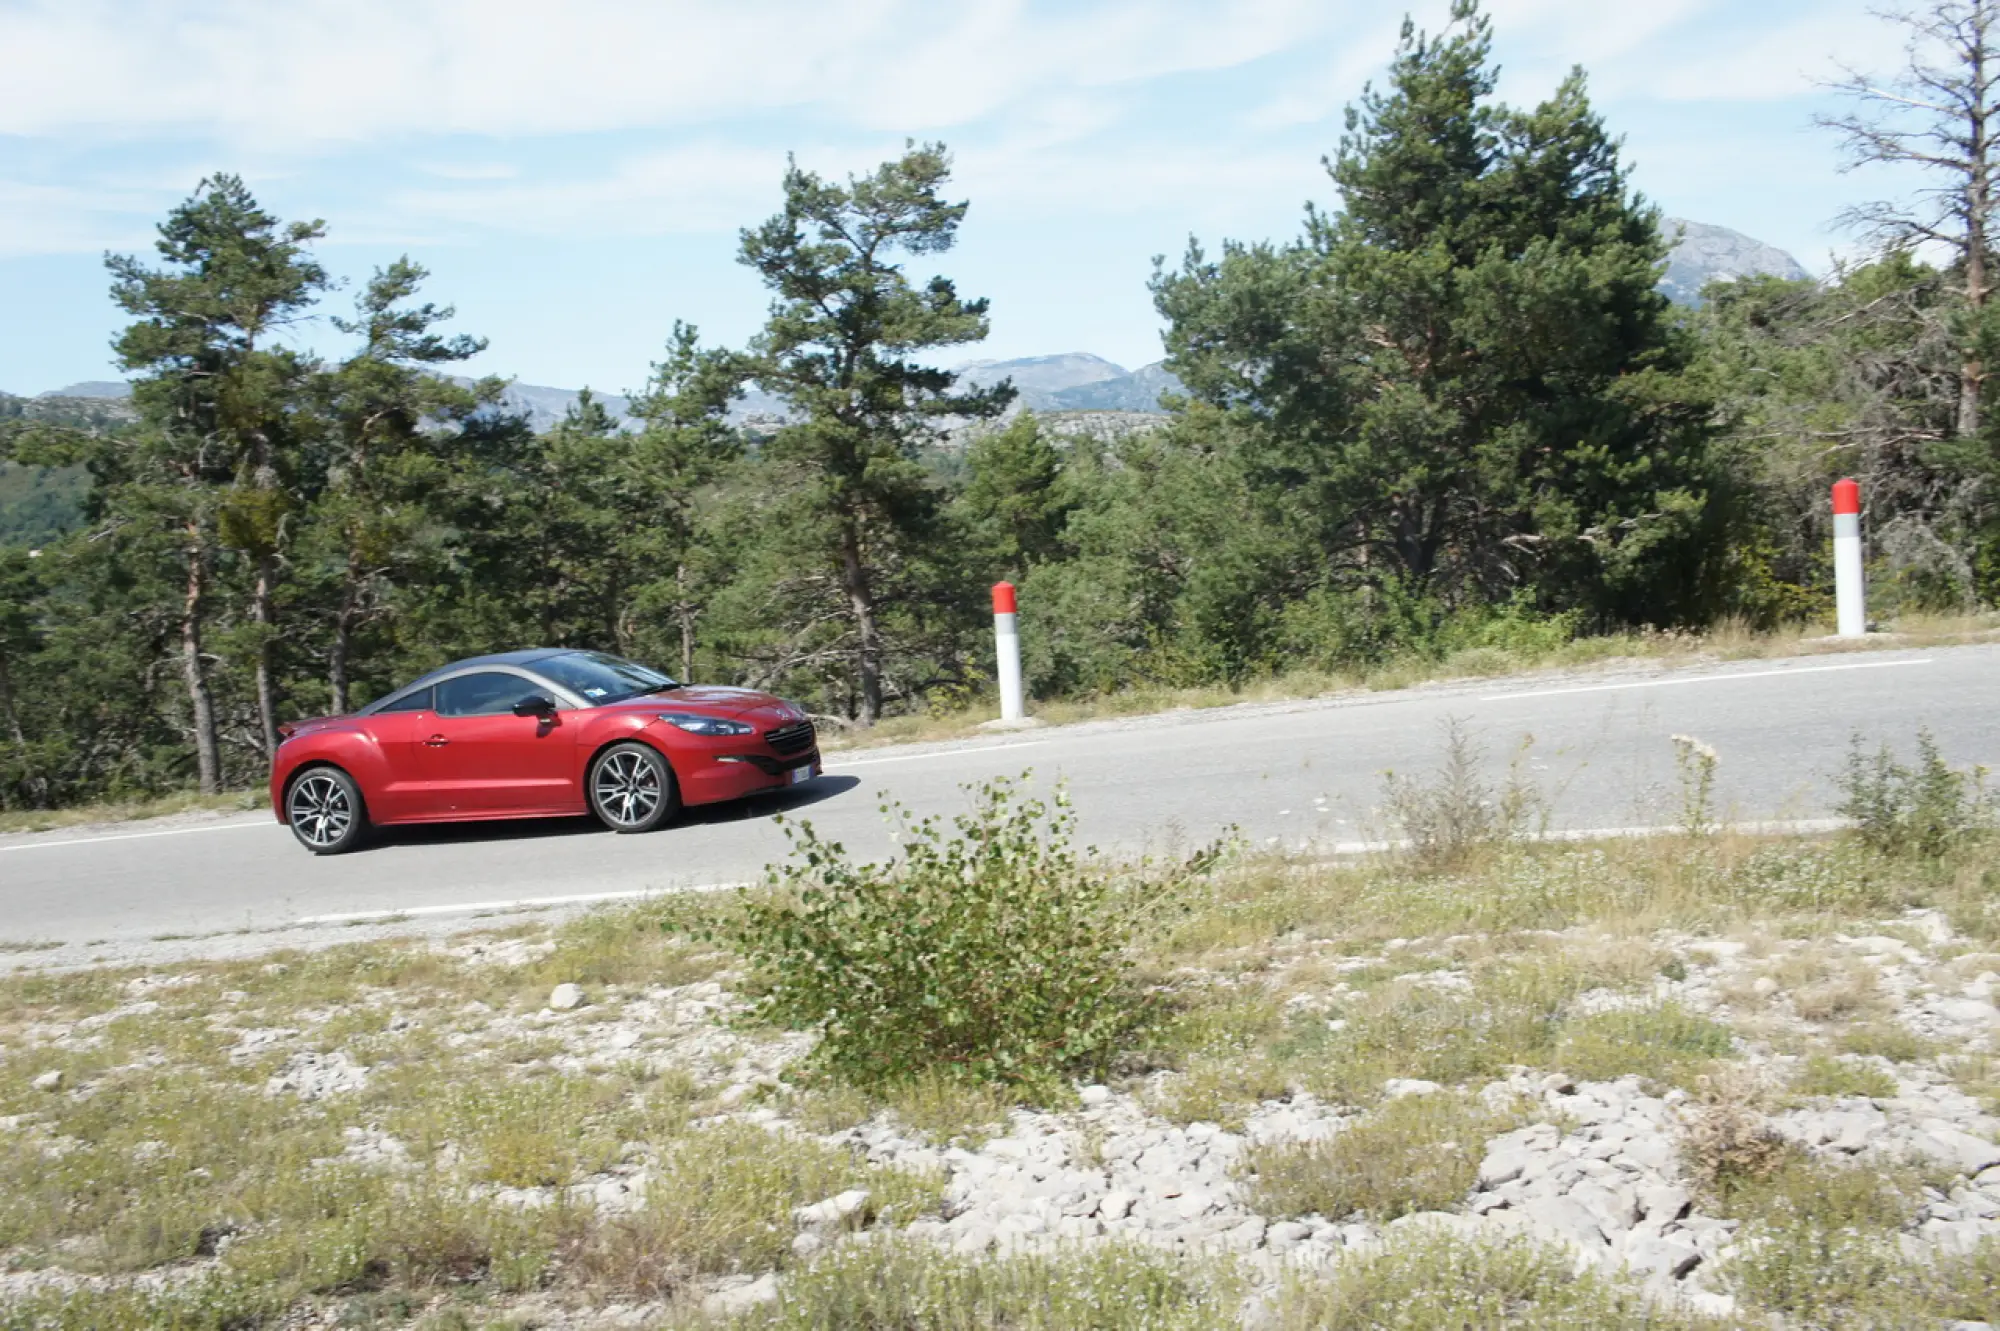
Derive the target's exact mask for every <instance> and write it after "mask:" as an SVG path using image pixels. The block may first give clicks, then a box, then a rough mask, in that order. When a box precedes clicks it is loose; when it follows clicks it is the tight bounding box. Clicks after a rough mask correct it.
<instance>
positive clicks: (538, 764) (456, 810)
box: [412, 670, 584, 818]
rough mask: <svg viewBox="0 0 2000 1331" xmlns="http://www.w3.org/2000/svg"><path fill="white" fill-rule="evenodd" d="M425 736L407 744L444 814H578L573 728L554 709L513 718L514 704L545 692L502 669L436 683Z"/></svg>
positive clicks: (580, 807)
mask: <svg viewBox="0 0 2000 1331" xmlns="http://www.w3.org/2000/svg"><path fill="white" fill-rule="evenodd" d="M435 692H436V696H435V699H434V702H433V711H432V713H431V714H430V716H429V717H428V718H427V719H428V720H429V721H430V723H431V724H430V730H429V733H428V734H422V733H421V732H422V730H423V727H422V726H419V727H418V730H419V732H420V737H419V739H418V742H417V743H416V744H415V745H414V746H412V747H413V751H414V754H415V757H416V763H417V765H418V766H419V768H420V769H421V770H422V772H423V777H424V781H425V783H426V785H427V786H428V787H429V790H430V793H431V797H432V801H433V802H435V803H437V804H441V805H442V806H443V807H444V810H445V816H452V815H457V816H460V817H468V816H469V817H496V818H497V817H505V816H506V815H508V814H524V815H525V814H537V813H582V812H583V811H584V805H583V793H582V786H581V785H580V783H579V782H578V781H577V778H576V768H575V760H576V731H577V727H576V725H575V724H574V723H573V722H569V721H565V719H564V715H563V713H561V712H557V713H555V714H553V715H551V716H515V715H514V704H515V703H517V702H519V701H520V700H521V699H523V698H526V697H529V696H532V695H536V694H540V695H542V696H547V693H548V690H547V689H545V688H542V687H539V686H537V685H536V684H534V683H533V682H531V681H529V680H527V679H524V678H522V677H521V676H519V675H515V674H511V673H508V672H506V671H498V670H481V671H474V672H472V673H470V674H465V675H454V676H453V677H451V678H450V679H445V680H440V681H439V682H438V684H437V687H436V691H435Z"/></svg>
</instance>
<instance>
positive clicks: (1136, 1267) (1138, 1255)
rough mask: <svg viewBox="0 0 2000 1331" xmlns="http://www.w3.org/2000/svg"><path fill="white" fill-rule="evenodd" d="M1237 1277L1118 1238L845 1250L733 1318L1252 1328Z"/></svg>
mask: <svg viewBox="0 0 2000 1331" xmlns="http://www.w3.org/2000/svg"><path fill="white" fill-rule="evenodd" d="M1238 1284H1239V1281H1238V1279H1237V1277H1236V1275H1235V1273H1234V1272H1233V1271H1232V1270H1231V1269H1230V1268H1229V1267H1228V1266H1227V1265H1226V1264H1223V1263H1221V1262H1217V1261H1210V1262H1192V1261H1176V1260H1174V1259H1172V1258H1169V1257H1166V1256H1163V1255H1160V1254H1158V1253H1154V1252H1149V1251H1146V1250H1144V1249H1140V1248H1132V1247H1125V1246H1121V1245H1115V1244H1107V1245H1104V1246H1101V1247H1097V1248H1092V1249H1088V1250H1084V1251H1073V1252H1066V1253H1062V1254H1032V1255H1029V1254H1023V1255H1019V1256H1011V1257H981V1258H966V1257H955V1256H952V1255H950V1254H947V1253H940V1252H938V1251H937V1250H936V1249H932V1248H926V1247H924V1246H921V1245H917V1244H910V1243H893V1242H891V1243H876V1244H870V1245H867V1246H865V1247H860V1248H847V1249H840V1250H836V1251H835V1252H833V1253H830V1254H829V1255H827V1256H826V1257H823V1258H821V1259H820V1260H818V1261H816V1262H814V1263H813V1264H812V1265H811V1266H809V1267H807V1268H805V1269H804V1270H802V1271H800V1272H798V1273H797V1274H796V1275H794V1276H793V1277H791V1278H790V1279H789V1280H787V1281H785V1282H784V1284H783V1285H782V1286H781V1288H780V1295H779V1298H778V1300H777V1301H776V1302H775V1303H774V1304H772V1305H770V1306H769V1307H767V1308H761V1309H757V1310H755V1311H752V1312H748V1313H745V1314H743V1315H742V1316H740V1317H738V1318H736V1319H735V1320H734V1321H733V1322H731V1323H730V1325H731V1326H733V1327H737V1328H742V1329H743V1331H752V1329H753V1328H755V1329H758V1331H762V1329H763V1328H769V1329H770V1331H823V1329H824V1328H830V1327H852V1328H856V1329H857V1331H859V1328H864V1327H880V1328H885V1331H886V1329H887V1328H895V1331H1074V1329H1075V1328H1081V1327H1089V1328H1092V1329H1093V1331H1211V1329H1212V1331H1223V1329H1224V1328H1234V1327H1238V1326H1240V1325H1241V1322H1240V1319H1239V1317H1238V1315H1237V1307H1236V1298H1237V1293H1236V1291H1237V1286H1238Z"/></svg>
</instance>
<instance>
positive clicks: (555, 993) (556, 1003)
mask: <svg viewBox="0 0 2000 1331" xmlns="http://www.w3.org/2000/svg"><path fill="white" fill-rule="evenodd" d="M549 1006H550V1007H552V1008H554V1009H555V1010H556V1011H558V1012H568V1011H570V1010H572V1009H574V1008H580V1007H582V1006H583V986H582V985H580V984H559V985H557V986H556V987H555V988H554V989H551V990H550V991H549Z"/></svg>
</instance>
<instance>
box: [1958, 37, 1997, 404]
mask: <svg viewBox="0 0 2000 1331" xmlns="http://www.w3.org/2000/svg"><path fill="white" fill-rule="evenodd" d="M1987 54H1988V47H1987V34H1986V23H1985V22H1984V21H1983V19H1982V18H1981V17H1980V16H1975V27H1974V32H1973V40H1972V42H1971V43H1970V44H1969V46H1968V49H1967V51H1966V63H1967V65H1968V66H1969V68H1968V70H1967V74H1968V78H1967V80H1966V87H1967V90H1968V91H1969V92H1970V94H1971V97H1970V102H1971V105H1970V106H1969V107H1968V108H1967V114H1966V141H1965V162H1966V165H1967V167H1968V168H1969V169H1968V171H1967V179H1966V182H1965V199H1964V206H1965V303H1966V305H1967V307H1968V308H1970V309H1971V311H1972V336H1973V338H1974V339H1975V341H1974V343H1973V346H1974V348H1976V347H1977V346H1978V341H1977V339H1979V338H1981V337H1983V336H1984V334H1985V322H1986V321H1985V311H1986V303H1987V300H1988V298H1989V296H1990V294H1991V293H1990V291H1989V290H1988V286H1987V276H1986V245H1987V230H1988V222H1989V221H1990V220H1991V217H1992V210H1993V181H1992V178H1991V175H1990V171H1991V165H1992V164H1991V163H1990V161H1989V160H1988V158H1989V157H1990V155H1991V153H1992V151H1993V145H1992V144H1991V143H1989V142H1988V141H1987V135H1986V121H1987V117H1988V116H1989V115H1990V114H1991V111H1990V109H1989V107H1988V104H1987V98H1986V93H1987V85H1986V79H1987V70H1986V64H1987ZM1985 390H1986V366H1985V363H1984V362H1983V361H1982V360H1981V358H1980V356H1979V354H1978V352H1977V350H1968V351H1967V353H1966V356H1965V359H1964V361H1963V362H1962V363H1961V364H1960V366H1959V371H1958V437H1959V438H1961V439H1975V438H1977V437H1978V435H1979V429H1980V424H1981V420H1982V417H1983V415H1984V410H1983V408H1984V406H1985V403H1984V398H1985Z"/></svg>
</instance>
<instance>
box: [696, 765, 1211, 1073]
mask: <svg viewBox="0 0 2000 1331" xmlns="http://www.w3.org/2000/svg"><path fill="white" fill-rule="evenodd" d="M974 795H975V799H974V808H973V810H972V812H971V813H970V814H968V815H962V816H961V817H959V818H958V819H957V820H956V826H957V834H956V835H948V834H947V833H946V831H945V829H944V828H943V827H942V826H941V825H940V823H939V821H938V820H937V819H935V818H930V819H925V820H924V821H922V822H920V823H916V824H914V825H912V824H910V823H908V822H907V821H906V820H904V819H903V818H902V816H901V810H900V809H897V808H894V807H893V806H884V811H885V812H886V813H890V814H891V815H892V817H894V818H895V819H896V820H897V821H898V823H899V824H900V825H901V827H902V840H903V843H904V851H903V857H902V859H901V860H899V861H894V862H891V863H886V864H861V865H857V864H854V863H853V862H851V861H850V859H849V858H848V856H847V853H846V851H845V850H844V849H843V848H842V847H841V846H840V845H838V844H837V843H833V842H828V841H824V840H822V839H821V838H820V837H819V836H818V834H817V833H815V832H814V831H813V829H812V826H811V824H809V823H802V824H800V825H798V826H797V827H796V828H793V827H787V828H786V832H787V834H788V835H789V836H790V837H791V838H792V844H793V856H794V862H793V863H792V864H791V865H789V866H784V867H781V868H779V869H776V870H773V872H772V874H771V878H770V886H771V887H772V889H773V891H772V892H771V894H770V895H769V896H767V897H765V898H763V899H757V900H752V901H750V902H748V903H746V905H745V907H744V909H743V911H742V913H741V915H740V917H739V918H738V919H737V921H736V922H735V923H733V924H732V925H730V926H727V928H728V933H729V935H730V941H731V942H732V944H733V945H734V946H735V947H736V948H737V949H738V951H740V952H741V954H742V955H743V956H744V958H745V959H746V960H747V961H748V962H749V964H750V967H751V970H752V973H753V980H754V985H753V987H754V989H755V991H756V992H757V994H758V997H757V1000H756V1008H755V1012H756V1015H757V1016H758V1017H760V1018H762V1019H765V1020H769V1021H773V1022H777V1023H780V1024H783V1025H789V1026H795V1027H805V1028H810V1029H813V1030H816V1031H817V1032H818V1033H819V1035H820V1042H819V1045H818V1047H817V1049H816V1050H815V1051H814V1054H813V1060H812V1061H813V1062H814V1064H816V1065H817V1066H818V1067H819V1068H820V1069H821V1070H823V1071H825V1072H827V1073H830V1074H832V1075H834V1076H836V1077H838V1078H839V1079H841V1080H844V1081H849V1082H852V1083H854V1084H856V1085H859V1086H886V1085H894V1084H897V1083H902V1082H907V1081H910V1080H912V1079H914V1078H916V1077H918V1076H920V1075H923V1074H927V1073H928V1074H932V1075H938V1076H943V1077H947V1078H953V1079H962V1080H972V1081H985V1082H1000V1083H1005V1084H1013V1085H1034V1084H1038V1083H1043V1082H1047V1081H1049V1080H1051V1079H1053V1078H1056V1077H1060V1076H1063V1075H1066V1074H1072V1073H1084V1072H1091V1071H1098V1070H1101V1069H1103V1067H1104V1066H1105V1065H1106V1064H1107V1063H1108V1062H1109V1061H1110V1059H1111V1057H1112V1055H1113V1054H1114V1053H1116V1052H1117V1051H1118V1050H1119V1049H1120V1047H1121V1046H1123V1045H1124V1043H1125V1042H1126V1041H1127V1040H1128V1039H1130V1038H1131V1037H1133V1036H1134V1035H1136V1034H1137V1033H1138V1032H1139V1030H1140V1029H1141V1028H1143V1027H1145V1026H1147V1025H1148V1024H1149V1023H1150V1022H1151V1021H1152V1020H1153V1019H1154V1018H1155V1016H1156V1005H1155V1002H1154V1000H1153V999H1152V998H1151V997H1150V996H1149V995H1147V994H1146V993H1145V992H1144V991H1143V990H1142V988H1141V987H1140V986H1139V984H1138V983H1137V982H1136V980H1135V978H1134V971H1133V962H1134V943H1135V940H1136V938H1137V937H1138V933H1139V931H1140V929H1141V928H1142V927H1143V925H1144V924H1145V923H1146V920H1147V917H1148V914H1149V913H1150V912H1153V911H1156V910H1158V909H1160V908H1161V905H1162V899H1163V891H1164V897H1165V899H1167V900H1171V899H1172V898H1173V896H1174V893H1173V892H1172V890H1171V889H1172V886H1173V882H1174V876H1173V875H1170V876H1169V877H1168V878H1167V879H1166V880H1165V881H1135V879H1134V878H1133V877H1130V876H1127V877H1121V876H1119V875H1118V874H1115V873H1114V872H1113V871H1112V870H1111V869H1110V868H1109V867H1108V866H1106V865H1103V864H1100V863H1097V862H1095V861H1094V860H1089V859H1086V858H1082V857H1079V855H1078V854H1077V853H1076V852H1075V851H1074V850H1073V849H1072V848H1071V836H1072V832H1073V828H1074V821H1075V820H1074V816H1073V815H1072V814H1071V813H1070V811H1069V805H1068V800H1067V799H1066V798H1065V796H1064V795H1063V794H1062V792H1061V791H1058V792H1057V794H1056V796H1055V808H1054V809H1053V811H1052V810H1051V809H1050V808H1049V807H1048V806H1046V805H1044V804H1043V803H1041V802H1040V801H1038V800H1026V799H1019V798H1017V795H1016V792H1015V787H1014V783H1013V782H1011V781H1006V780H996V781H993V782H990V783H988V784H986V785H984V786H982V787H979V788H978V789H977V790H976V791H975V792H974ZM1212 855H1213V852H1203V853H1202V854H1200V855H1198V856H1197V857H1196V858H1195V860H1194V861H1191V862H1190V864H1189V865H1188V866H1183V871H1185V870H1187V869H1198V868H1200V867H1202V866H1203V865H1204V864H1205V863H1206V862H1207V861H1208V860H1209V859H1210V858H1212Z"/></svg>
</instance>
